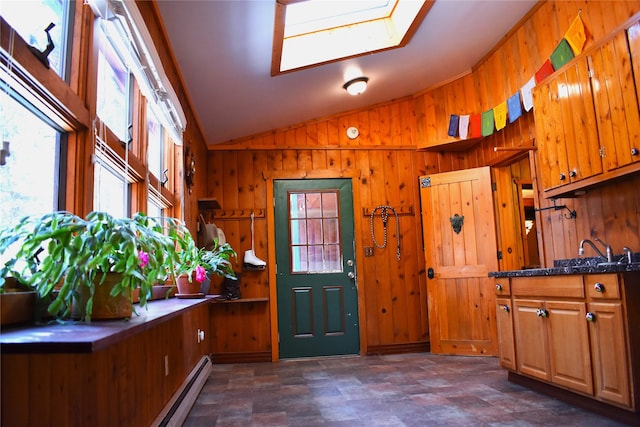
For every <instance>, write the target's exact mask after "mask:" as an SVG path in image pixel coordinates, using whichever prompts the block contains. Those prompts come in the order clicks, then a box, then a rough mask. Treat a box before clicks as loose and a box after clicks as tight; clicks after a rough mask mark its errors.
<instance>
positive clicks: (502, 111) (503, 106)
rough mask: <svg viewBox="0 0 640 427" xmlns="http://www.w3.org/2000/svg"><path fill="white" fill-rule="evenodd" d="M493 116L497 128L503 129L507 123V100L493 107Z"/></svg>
mask: <svg viewBox="0 0 640 427" xmlns="http://www.w3.org/2000/svg"><path fill="white" fill-rule="evenodd" d="M493 116H494V117H495V121H496V130H502V129H504V127H505V126H506V125H507V101H503V102H501V103H500V104H498V105H496V106H495V107H493Z"/></svg>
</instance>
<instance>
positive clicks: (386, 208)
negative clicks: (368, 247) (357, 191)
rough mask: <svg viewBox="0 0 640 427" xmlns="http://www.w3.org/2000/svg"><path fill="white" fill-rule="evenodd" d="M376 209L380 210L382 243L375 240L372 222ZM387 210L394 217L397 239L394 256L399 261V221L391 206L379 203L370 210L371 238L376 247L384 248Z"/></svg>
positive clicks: (387, 217)
mask: <svg viewBox="0 0 640 427" xmlns="http://www.w3.org/2000/svg"><path fill="white" fill-rule="evenodd" d="M378 210H380V217H381V218H382V229H383V233H384V234H383V236H384V240H383V242H382V245H381V244H379V243H378V241H377V240H376V235H375V228H374V222H373V219H374V217H375V214H376V211H378ZM389 211H392V212H393V214H394V215H395V217H396V241H397V246H396V257H397V258H398V261H400V222H399V221H398V212H396V210H395V208H393V206H386V205H380V206H377V207H376V208H374V209H373V210H372V211H371V240H372V241H373V244H374V246H375V247H376V248H378V249H384V248H386V247H387V222H388V221H389Z"/></svg>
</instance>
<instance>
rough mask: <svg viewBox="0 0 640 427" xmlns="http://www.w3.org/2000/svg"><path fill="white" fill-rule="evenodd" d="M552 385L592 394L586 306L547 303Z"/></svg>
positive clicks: (583, 304) (561, 302)
mask: <svg viewBox="0 0 640 427" xmlns="http://www.w3.org/2000/svg"><path fill="white" fill-rule="evenodd" d="M545 306H546V309H547V310H548V313H549V314H548V316H549V317H548V318H547V319H545V320H546V321H547V322H546V323H547V325H548V328H549V330H548V339H549V354H550V356H551V382H553V383H555V384H558V385H561V386H564V387H567V388H570V389H573V390H577V391H580V392H583V393H586V394H593V380H592V375H591V353H590V349H589V332H588V327H587V322H586V318H585V316H586V305H585V303H583V302H564V301H547V302H546V303H545Z"/></svg>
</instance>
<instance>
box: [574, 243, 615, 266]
mask: <svg viewBox="0 0 640 427" xmlns="http://www.w3.org/2000/svg"><path fill="white" fill-rule="evenodd" d="M593 240H595V241H596V242H599V243H600V244H602V246H604V248H605V250H606V251H607V255H606V256H605V254H603V253H602V252H601V251H600V249H598V247H597V246H596V245H595V244H594V243H593V242H592V241H591V240H589V239H582V241H581V242H580V247H579V248H578V255H584V244H585V243H588V244H589V246H591V247H592V248H593V250H594V251H596V252H597V253H598V255H600V256H601V257H603V258H607V262H613V254H612V253H611V246H609V245H607V244H606V243H604V242H603V241H602V240H600V239H598V238H597V237H596V238H595V239H593Z"/></svg>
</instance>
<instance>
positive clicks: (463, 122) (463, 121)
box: [458, 115, 469, 139]
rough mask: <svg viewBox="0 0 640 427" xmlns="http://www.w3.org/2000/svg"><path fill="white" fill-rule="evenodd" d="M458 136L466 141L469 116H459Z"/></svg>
mask: <svg viewBox="0 0 640 427" xmlns="http://www.w3.org/2000/svg"><path fill="white" fill-rule="evenodd" d="M458 135H459V136H460V138H462V139H467V135H469V115H466V116H460V123H459V124H458Z"/></svg>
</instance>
